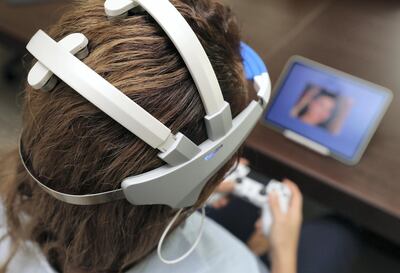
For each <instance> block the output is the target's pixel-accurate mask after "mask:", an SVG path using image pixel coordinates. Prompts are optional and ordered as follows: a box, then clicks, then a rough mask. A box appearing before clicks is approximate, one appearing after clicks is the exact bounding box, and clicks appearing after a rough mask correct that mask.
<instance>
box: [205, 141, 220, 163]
mask: <svg viewBox="0 0 400 273" xmlns="http://www.w3.org/2000/svg"><path fill="white" fill-rule="evenodd" d="M223 146H224V145H223V144H221V145H219V146H218V147H217V148H215V150H214V151H212V152H210V153H209V154H208V155H206V156H205V157H204V159H205V160H207V161H208V160H210V159H213V158H214V157H215V156H216V155H217V153H218V152H219V151H220V150H221V149H222V147H223Z"/></svg>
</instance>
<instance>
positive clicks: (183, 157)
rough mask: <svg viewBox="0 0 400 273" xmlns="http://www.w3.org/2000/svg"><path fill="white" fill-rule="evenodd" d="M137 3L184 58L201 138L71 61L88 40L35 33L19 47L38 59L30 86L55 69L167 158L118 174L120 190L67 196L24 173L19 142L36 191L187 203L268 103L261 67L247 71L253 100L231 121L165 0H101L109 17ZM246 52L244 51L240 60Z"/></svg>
mask: <svg viewBox="0 0 400 273" xmlns="http://www.w3.org/2000/svg"><path fill="white" fill-rule="evenodd" d="M138 5H140V6H141V7H143V8H144V9H145V10H146V11H147V12H148V13H149V14H150V15H151V16H153V18H155V20H156V21H157V22H158V24H160V26H161V27H162V28H163V29H164V31H165V32H166V33H167V35H168V36H169V37H170V39H171V40H172V41H173V43H174V45H175V46H176V48H177V50H178V52H179V53H180V54H181V56H182V58H183V60H184V61H185V64H186V65H187V67H188V69H189V71H190V73H191V75H192V77H193V79H194V82H195V84H196V86H197V89H198V91H199V93H200V96H201V98H202V102H203V104H204V107H205V109H206V113H207V115H206V116H205V122H206V127H207V133H208V137H209V139H208V140H207V141H205V142H204V143H202V144H201V145H199V146H197V145H195V144H194V143H193V142H192V141H191V140H189V139H188V138H187V137H186V136H184V135H183V134H181V133H178V134H177V135H173V134H172V133H171V130H170V129H169V128H167V127H166V126H165V125H163V124H162V123H161V122H160V121H158V120H157V119H156V118H154V117H153V116H152V115H151V114H149V113H148V112H147V111H146V110H144V109H143V108H141V107H140V106H139V105H137V104H136V103H135V102H133V101H132V100H130V99H129V98H128V97H127V96H126V95H125V94H123V93H122V92H121V91H120V90H118V89H117V88H116V87H114V86H113V85H112V84H111V83H109V82H108V81H106V80H105V79H104V78H102V77H101V76H100V75H98V74H97V73H96V72H95V71H94V70H92V69H91V68H89V67H88V66H86V65H85V64H84V63H83V62H81V61H80V60H79V59H78V58H79V57H82V56H83V55H85V54H81V53H82V51H84V47H85V46H86V45H87V43H88V41H87V39H86V37H84V35H82V34H77V33H75V34H71V35H69V36H67V37H65V38H64V39H62V40H61V41H59V42H58V43H57V42H55V41H54V40H53V39H51V38H50V37H49V36H48V35H47V34H45V33H44V32H43V31H41V30H39V31H38V32H37V33H36V34H35V35H34V36H33V37H32V39H31V40H30V42H29V43H28V45H27V49H28V51H29V52H30V53H31V54H32V55H33V56H34V57H35V58H36V59H37V60H38V62H37V63H36V64H35V66H34V67H33V68H32V69H31V71H30V73H29V75H28V82H29V84H30V85H32V86H33V87H34V88H43V87H45V86H46V85H54V82H51V80H50V79H51V75H52V74H55V75H56V76H57V77H58V78H60V79H61V80H62V81H64V82H65V83H66V84H68V85H69V86H70V87H71V88H73V89H74V90H75V91H77V92H78V93H80V94H81V95H82V96H83V97H85V98H86V99H87V100H88V101H90V102H91V103H93V104H94V105H96V106H97V107H98V108H99V109H101V110H102V111H103V112H105V113H106V114H107V115H109V116H110V117H111V118H113V119H114V120H115V121H117V122H118V123H120V124H121V125H122V126H124V127H125V128H127V129H128V130H129V131H131V132H132V133H134V134H135V135H136V136H138V137H139V138H141V139H142V140H143V141H145V142H146V143H147V144H149V145H150V146H152V147H153V148H157V149H159V150H160V153H159V155H158V156H159V157H160V158H161V159H162V160H164V161H165V162H166V163H167V165H165V166H162V167H160V168H157V169H155V170H152V171H149V172H147V173H144V174H140V175H136V176H132V177H128V178H126V179H125V180H124V181H122V183H121V189H118V190H115V191H110V192H104V193H99V194H89V195H68V194H64V193H60V192H57V191H54V190H52V189H50V188H48V187H47V186H46V185H44V184H43V183H41V182H40V181H39V180H38V179H36V178H35V177H34V175H33V174H32V173H30V170H29V168H28V167H27V166H26V165H25V160H24V157H23V149H22V143H21V145H20V155H21V159H22V162H23V164H24V166H25V168H26V169H27V171H28V173H29V174H30V175H31V176H32V177H33V179H34V180H35V181H36V182H37V183H38V184H39V185H40V186H41V187H42V188H43V189H44V190H46V191H47V192H48V193H50V194H51V195H53V196H54V197H55V198H57V199H59V200H62V201H64V202H67V203H71V204H78V205H91V204H99V203H104V202H109V201H111V200H116V199H122V198H126V199H127V200H128V201H129V202H131V203H132V204H136V205H146V204H166V205H169V206H171V207H175V208H182V207H187V206H191V205H193V204H194V203H195V202H196V200H197V198H198V195H199V194H200V192H201V190H202V188H203V186H204V184H205V183H206V182H207V181H208V179H209V178H210V177H211V176H212V175H213V174H215V173H216V172H217V171H218V170H219V168H221V167H222V166H223V164H224V163H225V162H226V161H227V160H228V159H229V158H230V157H231V156H232V155H233V153H234V152H235V151H236V150H237V149H238V148H239V146H240V145H241V144H242V143H243V141H244V140H245V138H246V137H247V135H248V134H249V133H250V131H251V130H252V128H253V127H254V126H255V124H256V123H257V121H258V119H259V117H260V116H261V114H262V112H263V110H264V108H265V106H266V104H267V102H268V100H269V95H270V80H269V76H268V73H267V71H266V68H265V66H264V69H261V70H260V69H259V71H258V72H259V73H258V74H257V75H252V76H253V77H252V78H253V80H254V83H255V88H256V89H257V90H258V97H259V101H252V102H251V103H250V104H249V105H248V106H247V107H246V108H245V109H244V110H243V111H242V112H241V113H240V114H239V115H238V116H237V117H236V118H235V119H234V120H233V121H232V117H231V111H230V107H229V104H228V103H227V102H225V101H224V100H223V97H222V92H221V90H220V87H219V84H218V81H217V79H216V76H215V73H214V71H213V69H212V66H211V63H210V61H209V59H208V57H207V55H206V53H205V51H204V49H203V47H202V46H201V44H200V42H199V40H198V38H197V37H196V35H195V34H194V32H193V30H192V29H191V28H190V26H189V25H188V23H187V22H186V21H185V19H184V18H183V16H182V15H181V14H180V13H179V12H178V11H177V10H176V8H175V7H174V6H173V5H172V4H171V3H170V2H169V1H168V0H134V1H132V0H107V1H106V2H105V10H106V13H107V15H108V16H109V17H115V16H121V15H123V14H124V13H126V12H128V11H129V10H131V9H133V8H135V7H136V6H138ZM250 53H251V54H250ZM246 54H250V55H248V56H247V57H246V56H245V55H246ZM254 54H255V53H254V52H253V51H252V50H251V49H250V48H246V45H244V44H242V56H244V58H247V60H251V59H252V58H253V59H254V58H255V57H256V58H255V59H256V60H258V63H259V62H260V58H259V57H258V56H257V55H256V54H255V55H254ZM75 55H76V56H75ZM250 63H254V62H253V61H250ZM261 63H262V61H261ZM250 66H251V67H254V65H250ZM245 68H246V65H245ZM246 72H248V71H247V70H246ZM46 83H47V84H46Z"/></svg>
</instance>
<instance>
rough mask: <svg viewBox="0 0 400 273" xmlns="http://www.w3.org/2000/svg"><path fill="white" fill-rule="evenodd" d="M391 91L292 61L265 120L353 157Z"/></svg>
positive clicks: (349, 158)
mask: <svg viewBox="0 0 400 273" xmlns="http://www.w3.org/2000/svg"><path fill="white" fill-rule="evenodd" d="M389 98H390V93H388V92H387V91H383V90H382V88H380V87H379V86H375V85H372V84H369V83H368V82H364V81H361V80H358V79H355V78H353V77H350V76H347V75H345V74H341V73H335V71H333V70H332V71H331V70H329V69H325V68H324V67H322V66H321V67H319V66H317V65H314V64H309V63H303V62H301V61H295V62H293V63H292V64H291V65H290V67H289V69H288V70H287V72H286V75H284V78H283V80H282V81H281V82H280V85H279V86H278V88H277V89H276V96H275V98H274V100H273V102H272V103H271V105H270V107H269V108H268V110H267V112H266V115H265V119H266V121H267V122H269V123H272V124H273V125H275V126H278V127H280V128H282V129H288V130H290V131H293V132H295V133H297V134H300V135H302V136H304V137H306V138H308V139H311V140H312V141H314V142H317V143H319V144H321V145H323V146H325V147H326V148H328V149H329V150H330V151H331V153H333V154H336V155H339V156H341V157H344V158H345V159H347V160H352V159H353V158H354V157H355V156H356V155H357V152H358V150H359V148H360V145H361V144H362V143H363V142H364V141H368V139H369V134H370V132H371V130H373V129H374V128H375V127H376V125H377V122H379V120H380V117H381V116H382V114H383V113H382V112H384V111H385V110H386V107H387V103H388V99H389Z"/></svg>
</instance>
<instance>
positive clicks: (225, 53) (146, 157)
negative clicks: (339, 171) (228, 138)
mask: <svg viewBox="0 0 400 273" xmlns="http://www.w3.org/2000/svg"><path fill="white" fill-rule="evenodd" d="M171 2H172V3H173V4H174V6H175V7H176V8H177V9H178V10H179V11H180V13H181V14H182V15H183V16H184V17H185V19H186V20H187V21H188V23H189V24H190V25H191V27H192V28H193V30H194V31H195V33H196V34H197V36H198V38H199V39H200V42H201V44H202V45H203V46H204V48H205V50H206V52H207V55H208V56H209V58H210V60H211V63H212V66H213V68H214V70H215V72H216V75H217V78H218V80H219V83H220V86H221V89H222V91H223V96H224V98H225V100H226V101H228V102H229V103H230V105H231V109H232V113H233V115H234V116H235V115H237V113H238V112H239V111H241V110H242V109H243V108H244V106H245V104H246V99H247V94H246V88H245V80H244V77H243V68H242V65H241V57H240V52H239V50H240V49H239V47H240V39H239V32H238V27H237V24H236V22H235V19H234V18H233V16H232V14H231V11H230V10H229V9H228V8H226V7H224V6H223V5H222V4H220V3H217V2H215V1H212V0H171ZM103 4H104V0H85V1H79V2H76V3H75V4H74V5H73V8H72V9H71V10H69V12H67V13H66V14H64V16H63V17H62V18H61V19H60V21H59V22H58V23H57V24H56V25H55V26H53V27H52V28H51V29H50V31H49V34H50V36H51V37H52V38H54V39H56V40H59V39H61V38H62V37H64V36H66V35H68V34H70V33H73V32H81V33H83V34H84V35H86V37H88V39H89V51H90V54H89V55H88V57H86V58H85V59H84V62H85V63H86V64H87V65H88V66H89V67H91V68H92V69H94V70H95V71H96V72H97V73H99V74H100V75H101V76H103V77H104V78H105V79H107V80H108V81H109V82H111V83H112V84H113V85H114V86H116V87H117V88H118V89H119V90H121V91H123V92H124V93H125V94H126V95H128V96H129V97H130V98H131V99H132V100H134V101H135V102H136V103H138V104H139V105H140V106H142V107H143V108H144V109H146V110H147V111H148V112H150V113H151V114H152V115H153V116H155V117H156V118H157V119H159V120H160V121H161V122H163V123H164V124H165V125H166V126H168V127H169V128H171V130H172V131H173V133H177V132H178V131H180V132H182V133H183V134H185V135H186V136H188V137H189V138H190V139H191V140H192V141H194V142H195V143H197V144H199V143H201V142H203V141H204V140H206V138H207V136H206V131H205V125H204V122H203V117H204V115H205V111H204V108H203V105H202V102H201V99H200V96H199V94H198V92H197V89H196V86H195V84H194V82H193V80H192V78H191V76H190V74H189V71H188V69H187V67H186V66H185V64H184V62H183V60H182V58H181V57H180V55H179V54H178V52H177V50H176V49H175V47H174V46H173V44H172V42H171V41H170V39H169V38H168V37H167V36H166V34H165V33H164V32H163V31H162V29H161V28H160V26H159V25H158V24H157V23H156V22H155V21H154V19H152V18H151V17H150V16H149V15H148V14H147V13H145V12H144V11H140V10H138V11H137V12H135V14H134V15H131V16H128V17H127V18H125V19H118V20H113V21H110V20H108V19H107V18H106V16H105V14H104V8H103ZM25 91H26V92H25V98H24V110H23V120H24V122H23V129H24V135H23V139H22V141H23V143H24V153H25V157H26V159H27V160H28V163H29V164H28V165H29V166H30V169H31V171H32V172H33V173H34V174H35V175H36V176H37V177H38V178H39V179H40V180H41V181H42V182H44V183H45V184H46V185H48V186H49V187H51V188H53V189H55V190H58V191H61V192H65V193H71V194H87V193H96V192H102V191H108V190H112V189H116V188H119V187H120V182H121V181H122V180H123V179H124V178H126V177H128V176H131V175H135V174H139V173H143V172H145V171H148V170H152V169H154V168H157V167H159V166H161V165H162V164H163V162H162V161H161V160H160V159H159V158H158V157H157V151H156V150H154V149H152V148H151V147H150V146H148V145H146V144H145V143H144V142H142V141H141V140H140V139H138V138H137V137H136V136H135V135H133V134H132V133H130V132H129V131H127V130H126V129H125V128H124V127H122V126H121V125H119V124H118V123H116V122H115V121H114V120H112V119H111V118H110V117H108V116H107V115H106V114H104V113H103V112H102V111H100V110H99V109H98V108H96V107H95V106H93V105H92V104H91V103H89V102H88V101H87V100H86V99H84V98H83V97H82V96H80V95H79V94H78V93H77V92H75V91H74V90H72V89H71V88H70V87H69V86H67V85H66V84H64V83H63V82H59V83H58V84H57V86H56V87H55V89H54V90H52V91H51V92H50V93H44V92H40V91H35V90H33V89H31V88H30V87H29V86H28V87H27V88H26V90H25ZM18 160H19V159H18V157H17V155H16V153H13V155H12V160H11V159H10V158H8V159H7V161H12V162H15V164H16V165H15V166H14V168H13V169H12V173H11V174H12V175H9V176H3V178H6V179H2V180H3V182H2V184H3V185H2V198H3V202H4V205H5V208H6V214H7V225H8V231H9V235H10V237H11V239H12V240H13V242H14V244H15V245H18V243H19V242H23V241H25V240H31V241H34V242H37V243H38V245H39V246H40V248H41V249H42V251H43V253H44V254H45V255H46V257H47V259H48V260H49V262H50V263H51V264H52V265H53V266H54V267H55V269H57V270H58V271H60V272H65V271H70V270H78V269H79V270H84V271H85V272H122V271H125V270H126V269H128V268H129V267H131V266H133V265H135V264H137V263H138V262H139V261H141V260H142V259H143V258H144V257H145V256H147V255H148V254H149V253H150V252H151V251H152V250H153V249H154V248H155V246H156V245H157V242H158V240H159V238H160V236H161V233H162V231H163V230H164V228H165V226H166V225H167V224H168V222H169V221H170V220H171V218H172V216H173V215H174V214H175V213H176V210H173V209H171V208H169V207H167V206H162V205H151V206H133V205H132V204H130V203H129V202H127V201H126V200H121V201H117V202H112V203H107V204H103V205H96V206H74V205H69V204H66V203H63V202H60V201H58V200H56V199H54V198H52V197H51V196H49V195H48V194H47V193H45V192H44V191H43V190H41V189H40V188H39V187H38V185H36V184H35V182H33V181H32V179H30V177H28V175H27V174H26V172H25V171H24V169H23V167H22V166H21V163H20V162H19V161H18ZM233 160H234V158H233V159H231V160H230V161H229V162H228V163H227V164H226V165H225V166H224V167H223V168H222V169H221V171H220V172H218V173H217V174H216V175H215V176H214V177H213V178H212V179H210V181H209V182H208V183H207V185H206V186H205V188H204V190H203V192H202V193H201V196H200V198H199V200H198V202H197V203H196V204H195V205H194V206H193V207H191V208H187V209H186V212H187V213H184V214H183V216H182V217H181V220H180V221H183V220H184V219H185V218H186V217H187V216H188V215H189V213H190V212H193V210H195V209H197V208H199V207H200V206H201V205H202V204H203V203H204V201H205V200H206V198H207V197H208V196H209V194H210V193H211V192H212V191H213V190H214V189H215V187H216V186H217V185H218V183H219V182H220V181H221V179H222V176H223V174H224V173H225V172H226V171H227V170H228V168H229V167H230V166H231V165H232V164H233ZM22 215H27V216H28V219H29V221H22V220H21V216H22ZM24 218H25V219H26V217H24ZM3 270H5V269H3Z"/></svg>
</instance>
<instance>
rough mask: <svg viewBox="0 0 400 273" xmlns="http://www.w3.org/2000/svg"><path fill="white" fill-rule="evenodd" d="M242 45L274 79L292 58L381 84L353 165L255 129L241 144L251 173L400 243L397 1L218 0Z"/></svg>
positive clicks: (399, 19) (399, 32) (399, 23)
mask: <svg viewBox="0 0 400 273" xmlns="http://www.w3.org/2000/svg"><path fill="white" fill-rule="evenodd" d="M225 2H228V3H229V4H230V5H231V6H232V9H233V10H234V11H235V12H236V14H237V17H238V18H239V21H240V22H241V24H242V32H243V36H244V40H245V41H246V42H248V43H249V44H250V45H252V46H253V47H254V48H255V49H256V51H258V52H259V53H260V55H261V56H262V58H263V59H264V61H265V62H266V64H267V66H268V68H269V71H270V74H271V79H272V81H273V83H274V82H276V80H277V78H278V76H279V74H280V73H281V71H282V69H283V66H284V64H285V63H286V61H287V60H288V58H289V57H290V56H292V55H295V54H298V55H302V56H305V57H308V58H310V59H313V60H316V61H318V62H321V63H324V64H326V65H329V66H332V67H334V68H337V69H339V70H343V71H345V72H348V73H351V74H353V75H355V76H358V77H361V78H364V79H367V80H369V81H372V82H375V83H377V84H380V85H383V86H386V87H388V88H389V89H391V90H392V91H393V92H394V101H393V102H392V105H391V106H390V109H389V110H388V112H387V114H386V115H385V117H384V119H383V121H382V123H381V125H380V126H379V128H378V130H377V132H376V134H375V136H374V137H373V139H372V141H371V143H370V145H369V147H368V148H367V150H366V153H365V154H364V156H363V158H362V160H361V162H360V163H359V164H358V165H356V166H354V167H349V166H345V165H343V164H341V163H339V162H337V161H335V160H333V159H330V158H326V157H323V156H320V155H318V154H316V153H314V152H312V151H310V150H308V149H306V148H304V147H302V146H300V145H297V144H295V143H293V142H291V141H289V140H287V139H285V138H284V137H283V136H282V135H280V134H279V133H277V132H275V131H273V130H271V129H269V128H267V127H265V126H263V125H261V124H259V125H258V126H257V127H256V129H255V130H254V132H253V133H252V134H251V136H250V137H249V139H248V141H247V150H246V154H247V156H248V157H250V159H251V162H252V165H253V168H255V169H256V170H258V171H261V172H264V173H265V174H268V175H274V176H277V177H290V178H292V179H294V180H295V181H296V182H297V183H298V184H299V185H300V187H301V189H302V191H303V192H304V193H305V194H306V195H308V196H311V197H313V198H315V199H317V200H318V201H320V202H322V203H323V204H326V205H328V206H330V207H332V208H334V209H336V210H337V211H338V212H340V213H342V214H344V215H346V216H348V217H350V218H351V219H353V220H354V221H355V222H357V223H359V224H362V225H364V226H365V227H367V228H369V229H370V230H372V231H375V232H377V233H378V234H380V235H382V236H384V237H386V238H388V239H389V240H391V241H393V242H397V243H400V96H399V95H400V94H399V88H400V12H399V11H400V2H398V1H352V0H346V1H339V0H337V1H326V0H304V1H298V0H288V1H281V0H247V1H243V0H226V1H225Z"/></svg>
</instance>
